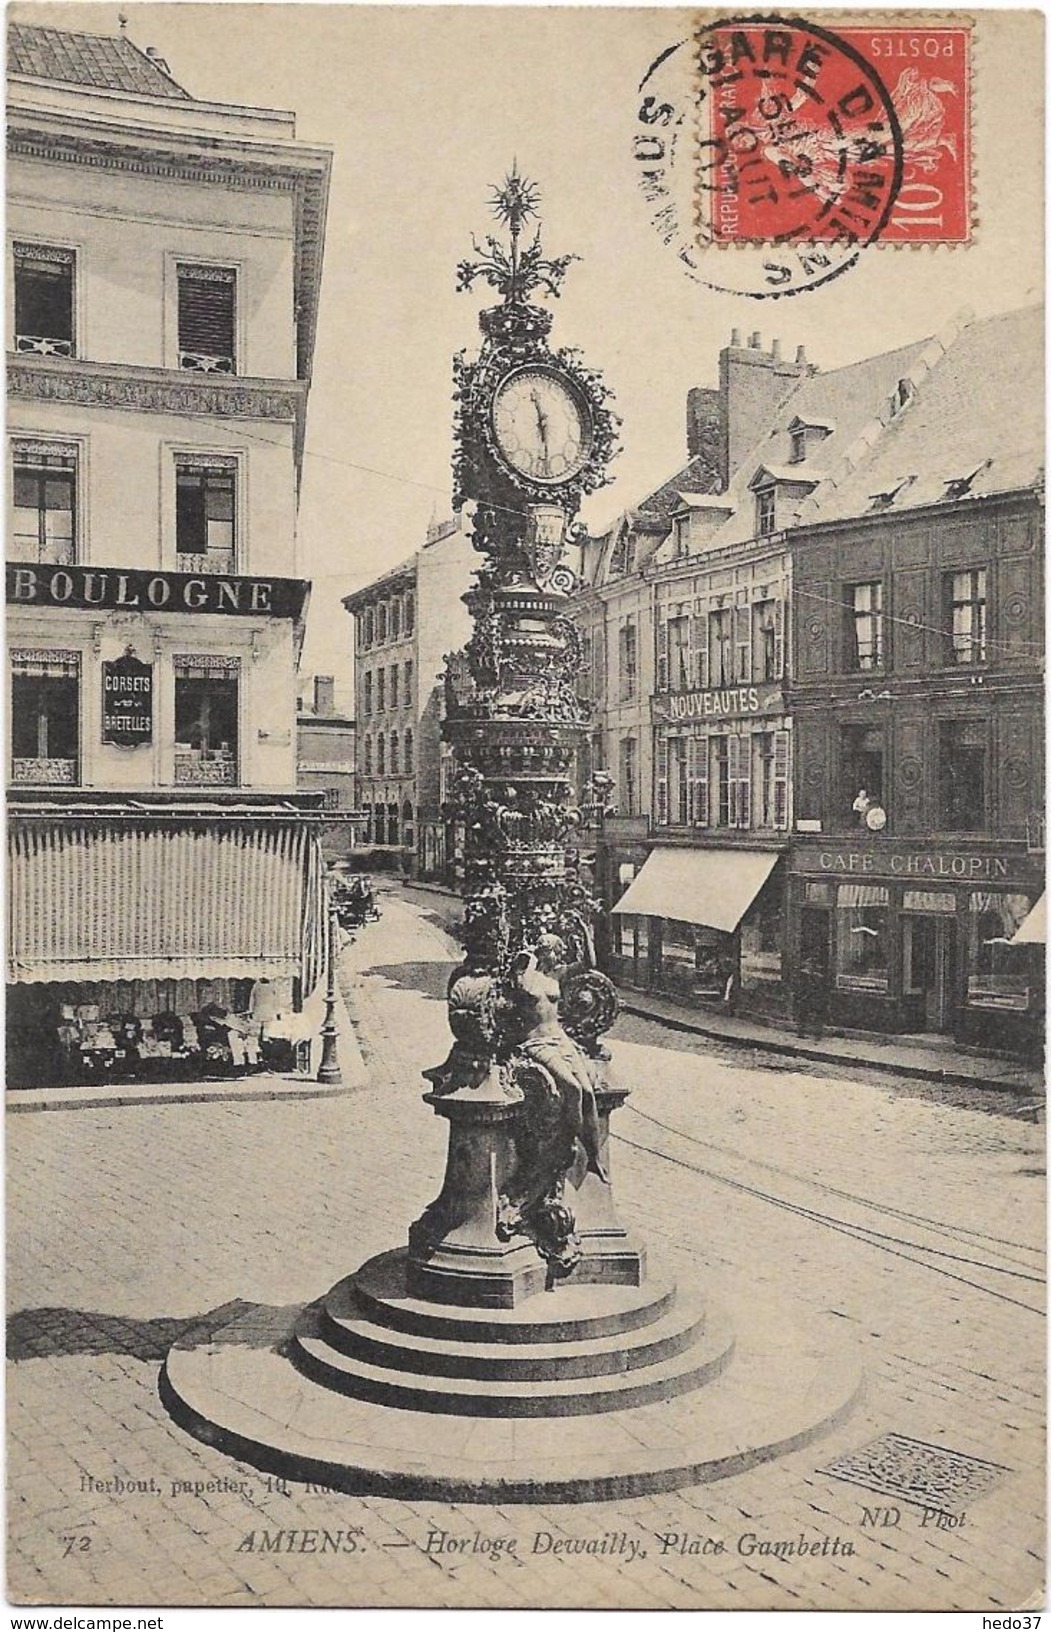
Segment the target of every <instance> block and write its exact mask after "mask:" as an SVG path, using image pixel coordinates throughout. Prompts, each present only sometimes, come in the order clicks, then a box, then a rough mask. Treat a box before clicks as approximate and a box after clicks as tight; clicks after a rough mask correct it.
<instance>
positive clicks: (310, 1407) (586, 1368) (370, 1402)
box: [161, 1252, 861, 1502]
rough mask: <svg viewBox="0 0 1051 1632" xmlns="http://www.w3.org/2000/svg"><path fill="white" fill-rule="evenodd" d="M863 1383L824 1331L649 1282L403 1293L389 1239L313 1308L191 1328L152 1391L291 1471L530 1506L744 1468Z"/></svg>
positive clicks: (215, 1436)
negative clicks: (500, 1301)
mask: <svg viewBox="0 0 1051 1632" xmlns="http://www.w3.org/2000/svg"><path fill="white" fill-rule="evenodd" d="M860 1383H861V1374H860V1369H859V1367H858V1366H857V1364H856V1362H855V1361H854V1360H853V1359H852V1357H850V1356H849V1355H847V1354H846V1353H845V1352H843V1351H841V1350H840V1349H839V1348H838V1347H837V1346H835V1345H834V1343H833V1342H832V1341H831V1340H830V1339H829V1337H827V1336H826V1335H825V1333H824V1332H823V1331H818V1330H817V1329H814V1330H812V1331H808V1330H793V1328H792V1326H791V1325H790V1324H787V1323H786V1322H785V1321H784V1320H783V1319H782V1318H781V1316H780V1315H779V1314H777V1313H775V1312H774V1311H772V1310H770V1309H769V1308H764V1310H763V1311H762V1313H761V1316H760V1317H759V1318H758V1319H756V1317H755V1315H754V1314H751V1315H748V1314H746V1315H745V1316H744V1318H741V1317H740V1316H737V1317H735V1320H734V1322H733V1326H732V1327H731V1323H730V1321H729V1320H728V1319H727V1317H726V1315H725V1314H724V1313H722V1312H720V1311H719V1310H718V1309H716V1308H714V1307H713V1306H712V1305H710V1304H709V1305H707V1306H706V1305H704V1304H702V1303H701V1302H700V1301H699V1300H696V1299H689V1298H683V1297H682V1296H680V1295H678V1294H677V1293H676V1292H675V1289H674V1288H673V1287H671V1286H669V1285H667V1284H662V1283H660V1282H654V1281H652V1280H648V1281H647V1282H646V1284H645V1285H644V1286H643V1287H631V1286H616V1285H588V1284H584V1285H574V1284H572V1283H564V1284H561V1285H559V1286H558V1287H557V1288H555V1289H553V1290H552V1291H549V1292H539V1293H537V1294H536V1295H535V1296H534V1297H532V1298H530V1299H527V1300H526V1301H525V1302H523V1303H520V1304H519V1306H518V1307H517V1308H515V1309H466V1308H451V1307H450V1306H448V1305H441V1304H436V1303H432V1302H427V1301H426V1300H423V1299H419V1298H416V1297H414V1296H413V1295H412V1294H411V1293H410V1291H409V1290H408V1285H407V1281H406V1259H405V1254H404V1253H403V1252H391V1253H384V1254H381V1255H380V1256H379V1257H378V1258H374V1259H372V1260H370V1262H369V1263H368V1264H366V1265H364V1266H363V1268H362V1269H361V1270H359V1271H358V1273H357V1274H356V1275H354V1276H350V1277H348V1278H347V1279H346V1280H344V1281H341V1282H340V1283H339V1284H338V1285H337V1286H336V1287H334V1288H333V1290H332V1291H331V1292H330V1293H329V1294H328V1296H327V1297H326V1298H324V1299H322V1300H321V1301H320V1302H319V1303H318V1304H312V1305H308V1306H307V1307H306V1308H302V1307H299V1306H297V1307H294V1308H290V1309H283V1310H267V1311H264V1312H262V1313H260V1312H258V1311H256V1312H253V1313H251V1314H248V1315H244V1316H241V1317H240V1318H239V1319H236V1320H234V1321H232V1322H231V1323H230V1324H229V1325H228V1326H227V1327H225V1328H223V1329H222V1330H221V1331H219V1332H218V1333H215V1334H213V1335H212V1336H211V1337H210V1338H209V1339H207V1340H205V1339H203V1338H202V1340H201V1342H200V1343H199V1345H195V1341H194V1337H193V1334H192V1333H189V1334H187V1335H186V1336H185V1337H184V1338H183V1339H181V1340H180V1342H179V1343H178V1344H176V1346H175V1347H174V1348H173V1349H172V1350H171V1352H170V1354H169V1355H168V1359H167V1361H166V1362H165V1367H164V1371H163V1373H162V1378H161V1392H162V1397H163V1399H164V1402H165V1404H166V1406H167V1407H168V1409H169V1411H170V1412H171V1414H172V1416H173V1417H174V1418H175V1420H176V1421H177V1422H178V1423H179V1424H180V1425H181V1426H182V1427H184V1428H186V1429H187V1430H188V1431H189V1432H191V1433H193V1434H194V1435H196V1437H197V1438H199V1439H202V1440H204V1441H206V1442H207V1443H209V1444H213V1445H217V1446H219V1447H220V1448H221V1449H223V1450H224V1451H226V1452H227V1453H228V1454H230V1455H232V1456H237V1457H239V1458H241V1459H242V1460H244V1461H247V1462H250V1463H253V1464H254V1465H256V1466H257V1467H260V1468H262V1469H263V1470H265V1471H266V1472H269V1473H276V1474H279V1475H283V1476H284V1477H286V1478H289V1479H296V1480H309V1481H313V1482H317V1483H320V1484H326V1485H331V1486H333V1487H334V1488H336V1489H340V1490H344V1491H347V1492H349V1493H352V1494H362V1493H365V1492H374V1493H375V1492H379V1493H384V1494H387V1495H392V1496H394V1495H397V1496H400V1497H405V1498H408V1497H430V1498H433V1499H437V1500H444V1501H452V1500H455V1501H478V1502H507V1501H517V1502H529V1501H536V1502H541V1501H584V1500H596V1499H600V1498H605V1497H613V1496H625V1495H638V1494H641V1493H643V1492H646V1491H658V1490H670V1489H674V1488H676V1487H678V1486H681V1485H687V1484H698V1483H703V1482H705V1481H707V1480H711V1479H717V1478H722V1477H724V1476H725V1475H727V1474H731V1473H737V1472H740V1471H741V1470H743V1469H744V1468H747V1467H749V1466H751V1465H752V1464H754V1463H756V1462H759V1461H763V1460H765V1459H768V1458H771V1457H774V1456H777V1455H779V1454H782V1453H784V1452H786V1451H789V1450H793V1449H796V1448H798V1447H800V1446H802V1445H805V1444H807V1443H808V1442H809V1441H810V1440H811V1439H813V1438H815V1437H816V1436H817V1435H818V1434H819V1433H821V1432H822V1431H823V1430H824V1429H826V1428H828V1427H830V1426H831V1425H832V1424H833V1423H834V1422H836V1421H838V1420H839V1419H840V1418H841V1417H842V1416H843V1415H844V1414H845V1413H846V1412H847V1410H849V1408H850V1406H851V1404H852V1402H853V1400H854V1398H855V1396H856V1394H857V1392H858V1389H859V1387H860ZM481 1418H485V1419H486V1420H485V1421H481V1420H479V1419H481Z"/></svg>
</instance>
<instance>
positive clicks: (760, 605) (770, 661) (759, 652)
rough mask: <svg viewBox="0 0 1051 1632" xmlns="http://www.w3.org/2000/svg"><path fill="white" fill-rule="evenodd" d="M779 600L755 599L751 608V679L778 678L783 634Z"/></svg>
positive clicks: (781, 662) (779, 675)
mask: <svg viewBox="0 0 1051 1632" xmlns="http://www.w3.org/2000/svg"><path fill="white" fill-rule="evenodd" d="M782 618H783V612H782V604H781V602H780V601H757V602H756V603H755V605H754V606H753V608H752V679H753V680H780V678H781V669H782V666H783V654H784V636H783V633H782Z"/></svg>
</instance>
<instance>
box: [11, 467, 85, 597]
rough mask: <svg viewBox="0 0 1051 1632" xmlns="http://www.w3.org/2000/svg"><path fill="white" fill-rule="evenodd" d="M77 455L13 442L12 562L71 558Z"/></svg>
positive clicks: (73, 554) (57, 563)
mask: <svg viewBox="0 0 1051 1632" xmlns="http://www.w3.org/2000/svg"><path fill="white" fill-rule="evenodd" d="M76 493H77V456H76V449H75V448H63V447H60V446H59V445H58V444H56V443H28V442H25V443H17V442H16V443H15V445H14V468H13V471H12V481H11V497H12V500H13V504H14V521H13V528H12V540H11V542H12V554H13V558H14V559H15V560H16V561H44V562H48V563H49V564H51V565H54V566H63V567H64V566H70V565H71V564H72V562H73V561H75V560H76V537H77V521H76V517H77V508H76V505H77V498H76Z"/></svg>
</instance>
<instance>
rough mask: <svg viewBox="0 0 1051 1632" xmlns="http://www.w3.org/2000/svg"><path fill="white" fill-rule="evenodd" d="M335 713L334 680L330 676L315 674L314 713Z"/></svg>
mask: <svg viewBox="0 0 1051 1632" xmlns="http://www.w3.org/2000/svg"><path fill="white" fill-rule="evenodd" d="M335 712H336V682H335V679H334V677H333V676H332V675H331V674H316V675H315V676H314V713H315V714H334V713H335Z"/></svg>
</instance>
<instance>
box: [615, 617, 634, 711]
mask: <svg viewBox="0 0 1051 1632" xmlns="http://www.w3.org/2000/svg"><path fill="white" fill-rule="evenodd" d="M638 668H639V644H638V630H637V629H636V626H635V619H634V618H626V619H625V621H624V622H623V623H622V624H621V626H620V700H621V702H622V703H630V702H631V700H632V698H633V697H634V696H635V694H636V691H637V688H638Z"/></svg>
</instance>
